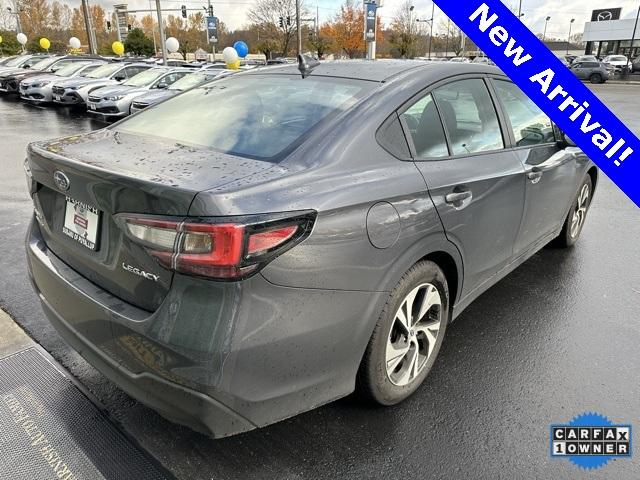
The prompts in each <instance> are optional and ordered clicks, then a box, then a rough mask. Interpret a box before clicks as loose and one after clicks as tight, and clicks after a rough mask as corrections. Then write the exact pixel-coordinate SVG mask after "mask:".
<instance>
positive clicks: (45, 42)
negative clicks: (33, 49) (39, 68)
mask: <svg viewBox="0 0 640 480" xmlns="http://www.w3.org/2000/svg"><path fill="white" fill-rule="evenodd" d="M50 46H51V42H50V41H49V39H48V38H44V37H43V38H41V39H40V47H41V48H42V49H43V50H49V47H50Z"/></svg>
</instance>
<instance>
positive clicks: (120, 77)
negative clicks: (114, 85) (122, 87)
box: [113, 75, 127, 82]
mask: <svg viewBox="0 0 640 480" xmlns="http://www.w3.org/2000/svg"><path fill="white" fill-rule="evenodd" d="M125 78H127V77H125V76H124V75H116V76H115V77H113V79H114V80H115V81H116V82H121V81H123V80H124V79H125Z"/></svg>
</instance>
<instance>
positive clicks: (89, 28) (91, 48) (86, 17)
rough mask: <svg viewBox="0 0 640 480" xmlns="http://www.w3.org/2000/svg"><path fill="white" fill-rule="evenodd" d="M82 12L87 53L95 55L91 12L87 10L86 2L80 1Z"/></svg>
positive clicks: (84, 0) (87, 3) (87, 4)
mask: <svg viewBox="0 0 640 480" xmlns="http://www.w3.org/2000/svg"><path fill="white" fill-rule="evenodd" d="M82 12H83V13H84V25H85V27H86V29H87V40H88V41H89V52H91V53H92V54H94V55H95V54H96V53H97V51H98V50H97V49H96V40H95V36H94V32H93V25H91V11H90V10H89V2H88V0H82Z"/></svg>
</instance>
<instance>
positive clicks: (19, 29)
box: [8, 0, 22, 35]
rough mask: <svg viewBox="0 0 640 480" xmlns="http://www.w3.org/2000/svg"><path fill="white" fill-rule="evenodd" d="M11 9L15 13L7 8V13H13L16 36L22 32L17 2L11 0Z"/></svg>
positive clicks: (16, 0)
mask: <svg viewBox="0 0 640 480" xmlns="http://www.w3.org/2000/svg"><path fill="white" fill-rule="evenodd" d="M13 8H14V10H15V12H12V11H11V9H10V8H9V9H8V10H9V13H13V14H14V15H15V17H16V35H17V34H18V33H20V32H22V25H20V7H19V5H18V0H13Z"/></svg>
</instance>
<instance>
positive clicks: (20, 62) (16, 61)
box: [2, 55, 26, 67]
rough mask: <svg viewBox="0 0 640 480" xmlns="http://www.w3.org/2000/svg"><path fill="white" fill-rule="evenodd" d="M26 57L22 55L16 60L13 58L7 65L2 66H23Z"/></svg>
mask: <svg viewBox="0 0 640 480" xmlns="http://www.w3.org/2000/svg"><path fill="white" fill-rule="evenodd" d="M25 60H26V59H25V56H24V55H20V56H19V57H16V58H12V59H11V60H9V61H8V62H7V63H5V64H4V65H2V66H3V67H17V66H18V65H20V64H22V62H24V61H25Z"/></svg>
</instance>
